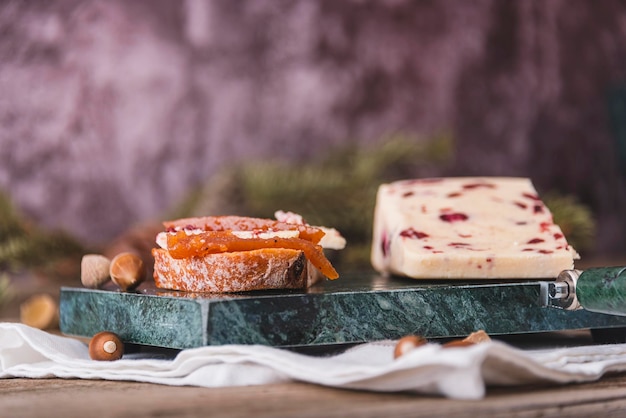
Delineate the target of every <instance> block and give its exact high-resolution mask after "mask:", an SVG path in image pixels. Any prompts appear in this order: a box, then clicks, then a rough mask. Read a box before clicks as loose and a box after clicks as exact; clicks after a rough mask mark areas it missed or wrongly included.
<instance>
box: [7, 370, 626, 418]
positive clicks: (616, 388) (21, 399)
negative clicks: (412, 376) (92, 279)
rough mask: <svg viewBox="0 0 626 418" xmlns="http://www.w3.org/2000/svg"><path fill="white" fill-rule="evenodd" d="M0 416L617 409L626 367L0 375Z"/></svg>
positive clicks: (602, 413)
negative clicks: (443, 383) (494, 378)
mask: <svg viewBox="0 0 626 418" xmlns="http://www.w3.org/2000/svg"><path fill="white" fill-rule="evenodd" d="M0 416H2V417H98V418H105V417H133V418H142V417H195V416H203V417H214V416H220V417H233V418H234V417H256V418H262V417H350V416H352V417H385V418H392V417H467V416H474V417H476V418H478V417H483V418H484V417H497V416H506V417H570V416H571V417H603V418H608V417H624V416H626V375H623V374H622V375H616V376H609V377H606V378H604V379H602V380H601V381H599V382H594V383H586V384H577V385H569V386H555V387H517V388H511V389H501V388H497V389H490V390H489V391H488V393H487V396H486V397H485V398H484V399H482V400H478V401H470V400H468V401H466V400H451V399H444V398H438V397H429V396H421V395H413V394H403V393H401V394H380V393H368V392H361V391H351V390H338V389H331V388H325V387H319V386H313V385H309V384H303V383H291V384H277V385H265V386H249V387H239V388H219V389H207V388H198V387H171V386H160V385H154V384H148V383H134V382H112V381H95V380H63V379H43V380H41V379H5V380H0Z"/></svg>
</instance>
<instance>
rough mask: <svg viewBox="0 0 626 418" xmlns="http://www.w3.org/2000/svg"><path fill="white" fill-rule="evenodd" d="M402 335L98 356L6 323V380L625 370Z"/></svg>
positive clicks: (580, 352)
mask: <svg viewBox="0 0 626 418" xmlns="http://www.w3.org/2000/svg"><path fill="white" fill-rule="evenodd" d="M394 346H395V342H394V341H385V342H376V343H368V344H361V345H358V346H355V347H353V348H350V349H348V350H346V351H345V352H343V353H341V354H336V355H331V356H325V357H319V356H311V355H305V354H299V353H295V352H292V351H288V350H283V349H277V348H271V347H265V346H250V345H224V346H211V347H201V348H194V349H188V350H182V351H180V352H178V354H177V355H176V357H174V358H153V357H154V356H151V355H150V354H145V353H137V354H130V355H125V356H124V357H123V358H122V359H120V360H117V361H113V362H102V361H93V360H91V359H90V358H89V353H88V348H87V345H86V344H85V343H83V342H80V341H78V340H76V339H73V338H69V337H62V336H58V335H53V334H49V333H46V332H44V331H40V330H38V329H35V328H30V327H27V326H25V325H23V324H15V323H0V378H11V377H25V378H50V377H59V378H78V379H106V380H127V381H138V382H151V383H157V384H163V385H175V386H183V385H191V386H204V387H220V386H242V385H259V384H269V383H279V382H288V381H302V382H309V383H314V384H319V385H324V386H329V387H337V388H351V389H361V390H369V391H380V392H394V391H409V392H416V393H423V394H436V395H441V396H446V397H450V398H457V399H479V398H481V397H483V396H484V394H485V388H486V387H487V386H490V385H521V384H530V383H539V382H542V383H553V384H562V383H571V382H583V381H592V380H596V379H598V378H600V377H602V375H603V374H605V373H607V372H613V371H626V344H615V345H600V346H582V347H572V348H563V349H553V350H552V349H551V350H520V349H517V348H514V347H512V346H509V345H507V344H504V343H502V342H498V341H491V342H487V343H481V344H476V345H473V346H469V347H458V348H442V347H441V345H439V344H427V345H424V346H421V347H419V348H417V349H415V350H413V351H411V352H409V353H407V354H405V355H404V356H402V357H400V358H399V359H396V360H394V359H393V349H394Z"/></svg>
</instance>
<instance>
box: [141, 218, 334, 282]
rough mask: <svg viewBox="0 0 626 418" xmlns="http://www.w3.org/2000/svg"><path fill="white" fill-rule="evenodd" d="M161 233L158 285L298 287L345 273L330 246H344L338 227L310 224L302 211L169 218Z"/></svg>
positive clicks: (156, 255)
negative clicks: (329, 252)
mask: <svg viewBox="0 0 626 418" xmlns="http://www.w3.org/2000/svg"><path fill="white" fill-rule="evenodd" d="M163 225H164V226H165V231H163V232H161V233H159V234H158V235H157V239H156V241H157V244H158V248H154V249H153V250H152V255H153V256H154V281H155V284H156V286H157V287H158V288H161V289H172V290H182V291H188V292H220V293H222V292H242V291H250V290H266V289H297V288H305V287H308V286H311V285H312V284H314V283H315V282H317V281H318V280H320V279H321V278H323V277H324V276H325V277H327V278H329V279H336V278H337V277H339V275H338V273H337V271H336V270H335V268H334V267H333V266H332V264H331V263H330V261H329V260H328V259H327V258H326V255H325V254H324V249H325V248H329V249H342V248H343V247H344V246H345V239H344V238H343V237H342V236H341V235H340V234H339V232H338V231H336V230H335V229H332V228H325V227H316V226H311V225H308V224H307V223H306V222H304V221H303V220H302V217H300V216H299V215H297V214H294V213H291V212H282V211H278V212H276V220H273V219H262V218H249V217H242V216H206V217H199V218H185V219H178V220H174V221H167V222H164V223H163Z"/></svg>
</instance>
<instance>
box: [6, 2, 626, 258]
mask: <svg viewBox="0 0 626 418" xmlns="http://www.w3.org/2000/svg"><path fill="white" fill-rule="evenodd" d="M625 54H626V6H625V5H624V3H623V2H620V1H617V0H615V1H613V0H604V1H602V2H593V1H586V0H537V1H534V0H517V1H497V0H471V1H464V0H458V1H452V0H441V1H419V2H411V1H404V0H393V1H391V0H389V1H346V2H336V1H275V0H240V1H220V2H218V1H215V2H210V1H203V0H186V1H180V2H178V1H164V0H163V1H151V0H137V1H121V0H120V1H115V0H112V1H77V0H58V1H55V2H48V1H10V0H3V1H0V189H4V190H5V191H7V192H8V193H10V195H11V196H12V198H13V199H14V200H15V202H16V203H17V204H18V205H19V206H20V207H21V208H22V209H24V210H25V211H26V212H27V213H28V214H29V215H31V216H33V217H34V219H35V220H37V221H40V222H42V223H43V224H44V225H47V226H51V227H64V228H69V229H70V230H72V231H74V232H75V233H76V234H77V235H78V236H79V237H81V238H88V239H90V240H92V241H94V242H102V241H106V240H108V239H110V238H112V237H113V236H115V235H117V234H118V233H120V232H121V231H123V230H124V229H125V228H126V227H128V226H129V225H131V224H133V223H135V222H137V221H140V220H143V219H146V218H150V217H158V216H159V214H162V213H163V212H164V211H165V210H166V209H168V208H169V207H170V205H171V204H172V203H173V202H175V201H176V200H177V199H180V198H181V196H183V195H184V193H185V192H186V191H187V188H188V187H189V186H191V185H194V184H197V183H198V182H200V181H202V180H204V179H206V178H207V177H208V176H210V175H211V173H213V172H215V170H217V169H218V168H219V167H220V166H223V165H225V164H230V163H232V162H234V161H242V160H245V159H247V158H269V157H280V158H289V159H294V160H299V159H304V158H307V157H309V156H312V155H316V154H319V153H322V152H324V151H325V150H327V149H329V147H331V146H333V145H335V144H338V143H341V142H342V141H346V140H356V141H360V142H362V143H363V144H370V143H374V142H376V141H377V140H379V138H381V137H382V136H383V135H385V134H387V133H390V132H397V131H401V132H406V133H412V134H416V135H418V136H422V137H427V136H429V135H432V134H436V133H439V132H442V131H450V132H452V133H453V134H454V137H455V139H456V142H457V151H456V155H455V159H456V163H455V166H454V168H453V170H452V171H448V172H446V173H442V174H458V175H466V174H486V175H524V176H530V177H532V178H533V180H534V181H535V183H536V184H537V186H538V187H539V188H540V189H541V190H549V189H557V190H560V191H562V192H567V193H576V194H577V195H578V196H580V198H581V199H582V200H583V201H584V202H585V203H588V204H589V205H591V206H592V207H593V209H594V211H595V212H596V214H597V216H598V219H599V220H600V224H599V226H600V233H601V235H602V237H603V239H602V242H601V249H602V248H604V249H613V250H616V251H620V250H626V242H625V241H626V240H624V239H622V238H621V237H622V236H623V235H624V233H625V232H626V228H625V227H624V224H625V223H624V222H622V220H621V218H622V213H623V212H624V209H626V205H625V200H626V199H625V196H626V193H625V191H626V190H625V187H624V184H623V179H622V177H621V174H620V170H619V166H618V158H617V156H616V151H615V150H616V148H615V140H616V137H615V135H614V134H613V133H612V131H611V126H610V119H609V112H608V109H609V107H608V103H607V97H608V94H609V93H610V92H611V91H612V89H615V88H616V87H619V86H621V83H623V82H624V81H625V79H626V74H624V68H626V67H625V66H624V64H625V60H624V58H626V55H625Z"/></svg>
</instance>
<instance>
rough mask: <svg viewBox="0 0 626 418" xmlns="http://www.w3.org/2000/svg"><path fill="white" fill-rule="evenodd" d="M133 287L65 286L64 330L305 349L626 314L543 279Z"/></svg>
mask: <svg viewBox="0 0 626 418" xmlns="http://www.w3.org/2000/svg"><path fill="white" fill-rule="evenodd" d="M150 286H153V284H147V285H145V286H144V287H141V288H139V290H137V291H136V292H133V293H124V292H121V291H118V290H92V289H85V288H70V287H64V288H62V289H61V294H60V328H61V331H62V332H63V333H64V334H67V335H74V336H83V337H91V336H93V335H94V334H96V333H97V332H100V331H111V332H115V333H117V334H118V335H120V337H121V338H122V340H123V341H124V342H125V343H132V344H139V345H147V346H156V347H164V348H174V349H184V348H192V347H200V346H206V345H223V344H262V345H269V346H275V347H311V346H328V345H336V344H354V343H362V342H367V341H376V340H384V339H395V338H400V337H402V336H404V335H407V334H419V335H422V336H424V337H426V338H439V337H442V338H443V337H462V336H466V335H468V334H469V333H471V332H474V331H476V330H479V329H482V330H485V331H486V332H487V333H489V334H490V335H494V336H495V335H508V334H520V333H535V332H544V331H560V330H576V329H586V328H598V329H604V328H625V327H626V317H622V316H613V315H604V314H597V313H592V312H589V311H584V310H580V311H564V310H559V309H554V308H546V307H543V306H542V304H541V302H540V282H537V281H523V282H519V281H509V282H480V283H462V282H453V283H450V282H423V281H416V280H411V279H403V278H395V277H391V278H385V277H381V276H378V275H376V274H361V275H358V274H354V275H345V276H342V277H341V278H340V279H339V280H336V281H325V282H323V283H320V284H318V285H316V286H314V287H312V288H310V289H307V290H300V291H280V292H277V291H267V292H250V293H241V294H230V295H224V294H222V295H215V294H199V293H195V294H194V293H184V292H176V291H166V290H159V289H156V288H154V287H150Z"/></svg>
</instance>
